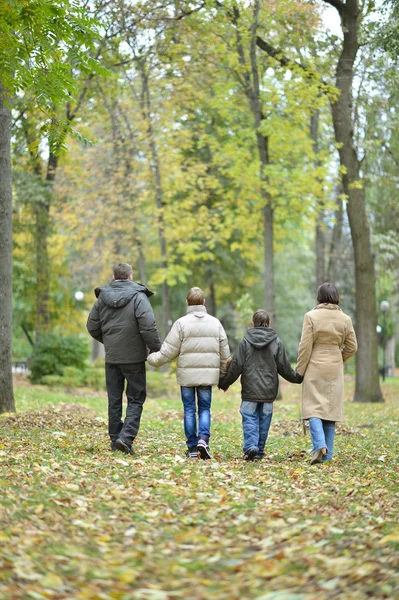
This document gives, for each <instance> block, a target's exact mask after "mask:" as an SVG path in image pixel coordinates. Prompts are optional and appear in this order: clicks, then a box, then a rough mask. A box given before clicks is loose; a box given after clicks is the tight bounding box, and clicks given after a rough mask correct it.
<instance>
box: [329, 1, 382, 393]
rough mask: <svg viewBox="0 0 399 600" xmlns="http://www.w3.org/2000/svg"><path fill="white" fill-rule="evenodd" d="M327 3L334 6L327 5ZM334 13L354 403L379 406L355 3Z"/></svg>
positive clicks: (334, 110)
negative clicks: (357, 112) (339, 36)
mask: <svg viewBox="0 0 399 600" xmlns="http://www.w3.org/2000/svg"><path fill="white" fill-rule="evenodd" d="M326 1H327V0H326ZM327 3H328V4H333V6H335V5H336V3H332V2H327ZM336 8H337V6H336ZM339 12H340V15H341V24H342V31H343V35H344V41H343V45H342V51H341V55H340V57H339V60H338V64H337V70H336V87H337V88H338V89H339V91H340V94H339V97H338V99H337V101H336V102H334V103H333V104H332V118H333V125H334V131H335V138H336V141H337V143H338V148H339V150H338V152H339V157H340V163H341V166H342V167H344V174H343V176H342V183H343V187H344V192H345V194H346V195H347V197H348V202H347V211H348V218H349V224H350V229H351V236H352V242H353V249H354V256H355V282H356V334H357V338H358V343H359V349H358V352H357V354H356V389H355V397H354V400H355V401H358V402H382V401H383V396H382V393H381V389H380V383H379V377H378V357H377V333H376V325H377V306H376V284H375V267H374V256H373V251H372V247H371V234H370V224H369V221H368V218H367V210H366V199H365V191H364V186H363V184H362V182H361V176H360V163H359V159H358V156H357V152H356V148H355V146H354V141H353V129H354V123H353V117H352V85H353V77H354V71H353V68H354V62H355V59H356V54H357V51H358V47H359V43H358V27H359V24H358V16H359V7H358V3H357V0H347V1H346V2H345V4H344V3H339Z"/></svg>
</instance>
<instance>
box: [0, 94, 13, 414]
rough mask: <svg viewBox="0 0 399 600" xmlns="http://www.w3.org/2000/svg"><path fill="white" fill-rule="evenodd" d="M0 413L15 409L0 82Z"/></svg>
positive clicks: (6, 139)
mask: <svg viewBox="0 0 399 600" xmlns="http://www.w3.org/2000/svg"><path fill="white" fill-rule="evenodd" d="M0 282H1V285H0V413H2V412H15V403H14V393H13V386H12V187H11V112H10V109H9V108H8V106H6V104H5V95H4V90H3V88H2V85H1V83H0Z"/></svg>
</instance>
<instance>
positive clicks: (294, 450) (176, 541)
mask: <svg viewBox="0 0 399 600" xmlns="http://www.w3.org/2000/svg"><path fill="white" fill-rule="evenodd" d="M352 393H353V381H352V380H351V379H350V378H348V381H347V385H346V394H347V402H346V406H345V414H346V418H347V423H346V425H345V426H342V427H340V429H339V434H338V435H337V437H336V449H335V458H334V461H333V463H331V464H328V465H316V466H314V467H310V466H309V464H308V463H309V456H310V455H309V450H310V438H309V435H307V436H304V435H303V431H302V426H301V424H300V421H299V418H300V387H299V386H292V385H285V386H284V388H283V400H282V401H279V402H277V403H276V404H275V414H274V416H273V422H272V427H271V432H270V436H269V440H268V444H267V457H266V458H265V460H264V461H262V462H260V463H250V464H247V463H244V462H243V461H242V459H241V445H242V432H241V423H240V415H239V412H238V409H239V398H238V395H237V388H235V390H233V392H232V393H230V392H229V393H227V394H223V393H221V392H218V391H215V392H214V400H213V415H212V416H213V425H212V438H211V450H212V453H213V456H214V460H212V461H187V460H185V459H184V458H183V455H184V451H185V445H184V437H183V426H182V410H181V402H180V400H179V397H178V390H177V388H176V396H175V398H171V399H167V398H159V399H156V400H153V399H151V400H148V401H147V403H146V405H145V412H144V414H143V420H142V428H141V430H140V435H139V438H138V439H137V443H136V444H135V446H136V451H137V455H136V457H126V456H124V455H122V454H120V453H117V454H112V453H111V452H110V449H109V441H108V438H107V434H106V421H105V419H106V407H107V403H106V397H105V394H104V393H98V394H97V395H91V394H89V393H86V392H82V393H81V395H76V394H75V395H73V396H72V395H70V394H66V393H64V392H57V391H53V390H49V389H48V388H45V387H41V386H36V387H35V386H25V385H24V386H20V387H18V388H17V390H16V401H17V407H18V410H19V411H20V412H19V413H18V414H17V415H12V416H9V415H3V416H2V417H0V436H1V442H0V460H1V468H0V494H1V505H0V521H1V523H2V528H1V531H0V598H1V599H2V600H3V599H4V600H9V599H10V598H12V599H13V600H14V599H15V600H19V599H21V600H22V599H23V600H25V599H27V600H28V599H30V598H33V599H38V600H40V599H42V598H54V599H56V600H67V599H68V600H72V599H77V600H80V599H82V600H83V599H99V600H107V599H116V600H146V599H151V600H169V599H173V598H186V597H187V596H190V598H193V599H194V600H196V599H198V600H199V599H208V598H218V599H219V598H220V599H226V600H243V599H249V600H252V599H258V600H260V599H262V600H285V599H287V600H288V599H290V600H301V599H304V600H305V599H306V600H313V599H314V600H323V599H330V598H339V597H340V598H351V599H352V598H353V599H357V598H358V599H363V598H364V599H366V598H371V597H372V598H390V599H391V598H395V597H399V576H398V564H399V525H398V518H397V516H398V510H397V506H398V498H399V484H398V464H399V461H398V446H399V434H398V432H399V427H398V425H399V380H396V379H392V380H388V381H387V382H386V383H385V386H384V394H385V397H386V403H385V404H373V405H363V404H354V403H352V402H350V398H351V396H352Z"/></svg>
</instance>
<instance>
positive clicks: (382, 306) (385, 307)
mask: <svg viewBox="0 0 399 600" xmlns="http://www.w3.org/2000/svg"><path fill="white" fill-rule="evenodd" d="M380 309H381V310H382V312H386V311H387V310H389V302H387V301H386V300H383V301H382V302H381V304H380Z"/></svg>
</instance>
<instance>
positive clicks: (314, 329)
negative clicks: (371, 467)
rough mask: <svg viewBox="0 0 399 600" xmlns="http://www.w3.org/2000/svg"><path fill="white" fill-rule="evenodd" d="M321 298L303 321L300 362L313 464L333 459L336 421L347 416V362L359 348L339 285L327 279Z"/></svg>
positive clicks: (319, 292)
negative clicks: (342, 301) (343, 305)
mask: <svg viewBox="0 0 399 600" xmlns="http://www.w3.org/2000/svg"><path fill="white" fill-rule="evenodd" d="M317 302H318V306H316V307H315V308H314V309H313V310H311V311H310V312H308V313H306V315H305V318H304V321H303V330H302V337H301V342H300V344H299V351H298V364H297V366H296V370H297V372H298V373H299V374H300V375H303V376H304V380H303V387H302V419H304V420H309V426H310V434H311V436H312V443H313V455H312V459H311V461H310V464H311V465H313V464H315V463H320V462H324V461H325V460H331V459H332V454H333V447H334V435H335V422H336V421H342V420H343V405H344V369H343V363H344V362H345V361H346V360H348V358H349V357H351V356H352V355H353V354H355V352H356V350H357V341H356V335H355V332H354V330H353V325H352V321H351V318H350V317H348V315H346V314H345V313H344V312H343V311H342V310H341V309H340V307H339V306H338V304H339V293H338V290H337V288H336V287H335V285H333V284H332V283H323V285H321V286H320V287H319V289H318V290H317Z"/></svg>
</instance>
